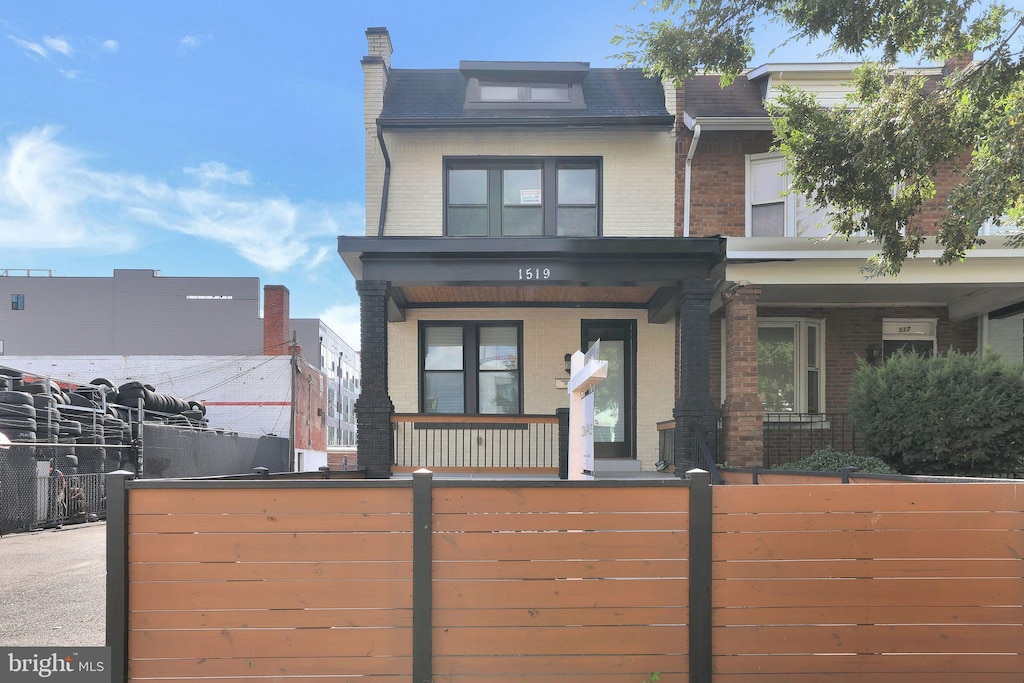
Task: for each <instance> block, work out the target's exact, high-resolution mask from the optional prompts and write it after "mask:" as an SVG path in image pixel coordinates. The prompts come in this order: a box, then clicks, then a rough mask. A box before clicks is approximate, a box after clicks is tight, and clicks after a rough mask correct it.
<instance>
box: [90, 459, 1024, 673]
mask: <svg viewBox="0 0 1024 683" xmlns="http://www.w3.org/2000/svg"><path fill="white" fill-rule="evenodd" d="M1022 503H1024V485H1022V484H1021V483H1019V482H1017V483H1014V482H1000V483H951V484H945V483H942V484H938V483H922V484H916V485H912V484H906V483H874V484H873V485H871V486H860V485H855V484H854V485H841V484H830V483H829V484H819V485H771V484H759V485H757V486H753V485H728V486H714V487H712V486H710V485H709V483H708V476H707V474H706V473H698V474H695V475H694V479H693V480H692V481H691V480H674V479H671V480H655V481H635V480H634V481H597V482H562V481H546V482H538V481H534V482H523V481H516V482H510V481H479V480H476V481H474V480H448V481H445V480H433V479H432V478H431V475H430V474H429V473H418V474H416V475H415V476H414V477H413V479H412V480H389V481H380V480H365V481H358V480H356V481H337V480H319V481H296V480H283V481H275V480H250V481H238V480H234V481H226V480H193V481H188V480H175V481H150V480H146V481H128V480H125V479H123V478H122V477H121V476H120V475H111V476H109V485H108V586H107V601H108V602H107V605H108V614H107V633H108V636H107V639H108V645H110V646H111V647H112V648H113V660H114V672H113V673H114V678H113V679H114V680H173V679H187V680H196V681H228V680H242V679H246V680H256V681H260V680H264V681H269V680H275V681H302V680H312V679H314V678H317V679H320V680H325V679H326V680H345V681H363V682H364V683H397V682H398V681H402V682H403V683H406V682H409V681H412V682H413V683H435V682H436V683H443V682H446V681H452V682H458V681H473V682H474V683H477V682H483V683H511V682H513V681H515V682H517V683H575V682H577V681H581V682H582V681H597V682H598V683H601V682H607V683H620V682H621V683H641V681H643V680H644V679H645V678H647V676H648V675H649V674H651V673H654V672H659V673H660V677H661V681H663V682H664V683H683V682H684V681H714V682H716V683H718V682H728V683H740V682H747V681H749V682H750V683H755V682H756V683H765V682H768V683H772V682H778V683H782V682H783V681H785V682H786V683H802V682H809V681H822V680H828V681H829V682H830V683H862V682H864V683H866V682H868V681H871V682H872V683H874V682H876V681H885V682H886V683H918V682H920V683H924V682H926V681H927V682H928V683H933V682H938V683H944V682H949V683H952V682H954V681H956V682H957V683H961V682H965V681H970V682H971V683H996V682H999V683H1002V682H1006V683H1009V682H1010V681H1013V682H1014V683H1020V681H1022V680H1024V560H1022V559H1021V558H1022V556H1024V512H1022V511H1021V510H1022Z"/></svg>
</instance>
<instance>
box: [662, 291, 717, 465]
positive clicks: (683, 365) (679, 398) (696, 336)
mask: <svg viewBox="0 0 1024 683" xmlns="http://www.w3.org/2000/svg"><path fill="white" fill-rule="evenodd" d="M714 292H715V286H714V284H712V283H711V282H707V281H706V280H685V281H683V282H682V283H680V286H679V312H678V315H677V316H676V324H677V325H678V326H679V327H678V330H677V334H676V382H677V385H676V404H675V407H674V408H673V409H672V417H673V418H675V421H676V428H675V434H674V436H673V439H674V443H673V446H674V459H675V463H674V464H675V466H676V472H678V473H680V475H682V473H683V472H685V471H686V470H688V469H690V468H691V467H692V466H693V465H695V464H698V463H699V462H700V461H699V459H698V458H699V454H698V452H697V443H696V433H695V431H694V429H693V428H692V426H691V425H692V423H693V422H697V423H698V424H700V425H701V427H703V429H704V437H705V439H707V442H708V447H709V448H710V449H711V455H712V457H714V455H715V438H714V436H715V428H716V426H717V425H716V423H717V416H716V415H715V412H714V410H713V409H712V406H711V387H710V371H709V370H710V362H711V333H710V330H711V296H712V295H713V294H714Z"/></svg>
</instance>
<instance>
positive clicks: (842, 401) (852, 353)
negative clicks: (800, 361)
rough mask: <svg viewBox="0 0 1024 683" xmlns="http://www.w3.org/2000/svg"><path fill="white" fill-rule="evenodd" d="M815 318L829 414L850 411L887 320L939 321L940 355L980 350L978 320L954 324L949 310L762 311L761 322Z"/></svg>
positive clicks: (759, 316) (879, 344) (783, 309)
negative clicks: (856, 382) (857, 381)
mask: <svg viewBox="0 0 1024 683" xmlns="http://www.w3.org/2000/svg"><path fill="white" fill-rule="evenodd" d="M788 317H800V318H813V319H823V320H824V321H825V411H826V412H829V413H845V412H847V411H848V410H849V391H850V382H851V380H852V378H853V373H855V372H856V371H857V367H858V361H859V360H861V359H863V358H864V357H865V354H866V352H867V349H868V347H869V346H878V347H881V345H882V319H883V318H937V319H938V323H937V326H936V345H937V347H938V352H939V353H946V352H948V351H949V350H950V349H957V350H958V351H962V352H971V351H975V350H977V346H978V335H977V326H976V321H975V320H974V319H970V320H967V321H963V322H952V321H950V319H949V315H948V313H947V311H946V309H945V308H935V307H909V306H899V307H897V306H892V307H875V308H762V309H761V310H759V311H758V319H759V320H764V319H765V318H788Z"/></svg>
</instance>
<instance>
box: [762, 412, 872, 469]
mask: <svg viewBox="0 0 1024 683" xmlns="http://www.w3.org/2000/svg"><path fill="white" fill-rule="evenodd" d="M763 433H764V442H763V446H762V455H763V457H762V461H763V464H764V466H765V467H774V466H776V465H781V464H783V463H787V462H793V461H795V460H800V459H802V458H806V457H808V456H809V455H811V454H813V453H814V452H815V451H818V450H821V449H822V448H827V447H832V448H833V449H835V450H837V451H846V452H850V453H854V452H857V433H856V431H855V430H854V428H853V421H852V420H851V419H850V416H849V415H847V414H846V413H767V414H766V415H765V416H764V423H763Z"/></svg>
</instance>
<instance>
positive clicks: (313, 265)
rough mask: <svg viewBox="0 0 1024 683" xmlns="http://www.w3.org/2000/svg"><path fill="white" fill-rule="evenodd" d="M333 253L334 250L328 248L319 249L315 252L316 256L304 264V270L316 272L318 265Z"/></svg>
mask: <svg viewBox="0 0 1024 683" xmlns="http://www.w3.org/2000/svg"><path fill="white" fill-rule="evenodd" d="M333 253H334V250H333V249H331V248H330V247H320V248H319V249H317V250H316V255H315V256H314V257H313V258H311V259H310V260H309V262H308V263H307V264H306V270H316V269H317V268H319V267H320V264H321V263H323V262H324V261H326V260H327V258H328V257H329V256H331V255H332V254H333Z"/></svg>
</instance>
